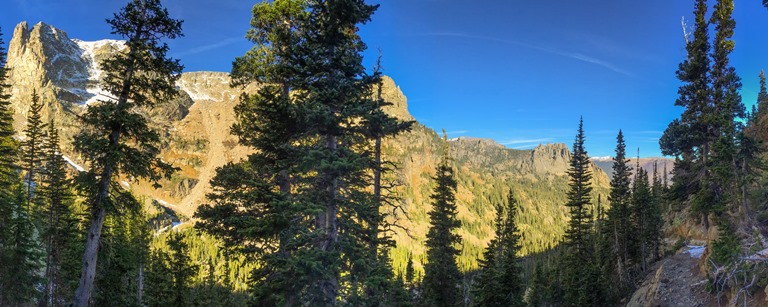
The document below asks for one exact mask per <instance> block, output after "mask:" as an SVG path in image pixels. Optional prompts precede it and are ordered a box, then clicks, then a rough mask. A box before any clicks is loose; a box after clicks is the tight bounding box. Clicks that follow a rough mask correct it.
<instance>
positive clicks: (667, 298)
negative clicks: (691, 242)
mask: <svg viewBox="0 0 768 307" xmlns="http://www.w3.org/2000/svg"><path fill="white" fill-rule="evenodd" d="M703 252H704V247H702V246H687V247H685V248H683V249H682V250H681V251H679V252H678V253H677V254H676V255H674V256H671V257H667V258H666V259H664V260H661V261H659V262H657V263H656V264H655V265H654V268H653V270H652V271H651V272H653V273H651V274H648V276H647V277H646V279H645V280H644V281H643V283H642V285H641V286H640V288H639V289H638V290H637V291H636V292H635V294H634V295H633V296H632V299H631V300H630V301H629V303H628V304H627V306H630V307H636V306H637V307H639V306H647V307H650V306H654V307H655V306H685V307H698V306H701V307H703V306H717V302H716V301H715V300H714V297H712V296H711V295H709V294H708V292H707V291H706V288H705V287H706V284H707V279H706V277H705V276H703V275H701V273H700V272H701V270H699V258H701V255H702V253H703Z"/></svg>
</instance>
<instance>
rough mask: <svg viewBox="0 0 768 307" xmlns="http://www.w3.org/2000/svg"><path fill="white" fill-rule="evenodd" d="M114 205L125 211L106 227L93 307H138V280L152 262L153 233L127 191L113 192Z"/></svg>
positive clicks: (139, 285)
mask: <svg viewBox="0 0 768 307" xmlns="http://www.w3.org/2000/svg"><path fill="white" fill-rule="evenodd" d="M112 193H113V195H114V194H116V195H114V196H113V197H115V199H114V201H115V202H117V203H120V204H122V205H124V206H126V208H131V209H126V210H125V211H123V212H122V213H123V214H121V215H110V216H109V217H107V219H106V221H105V223H104V236H103V240H102V243H101V244H102V246H101V248H100V249H99V259H102V261H99V265H98V267H97V268H96V269H97V274H96V280H95V282H94V291H93V304H94V305H95V306H137V305H139V304H140V303H141V301H140V297H142V296H144V295H143V293H141V295H140V291H139V290H140V289H141V283H142V280H141V279H140V278H139V277H140V276H141V274H142V269H143V267H144V266H145V265H146V263H147V261H148V260H147V259H148V258H149V241H150V238H151V235H152V230H151V229H150V227H149V222H148V220H147V218H146V216H145V215H144V212H143V210H141V204H140V203H139V202H138V200H137V199H136V198H135V197H134V196H133V195H132V194H131V193H130V192H126V191H119V190H118V189H115V190H113V192H112Z"/></svg>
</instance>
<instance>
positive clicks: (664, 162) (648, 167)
mask: <svg viewBox="0 0 768 307" xmlns="http://www.w3.org/2000/svg"><path fill="white" fill-rule="evenodd" d="M591 160H592V163H594V164H595V165H597V166H598V167H600V168H601V169H602V170H603V171H605V173H606V174H608V177H611V178H612V177H613V163H614V161H613V158H611V157H599V158H592V159H591ZM628 160H629V166H631V167H632V169H634V168H636V167H637V163H638V160H637V158H628ZM639 161H640V168H642V169H643V170H645V171H646V172H648V180H653V165H654V163H655V164H656V171H657V172H658V175H659V176H660V179H661V180H663V179H664V169H665V167H666V170H667V176H666V177H667V182H668V183H669V184H671V181H672V177H673V175H674V173H673V172H672V170H673V169H674V168H675V160H674V159H670V158H640V160H639ZM629 179H630V180H634V177H633V176H630V178H629Z"/></svg>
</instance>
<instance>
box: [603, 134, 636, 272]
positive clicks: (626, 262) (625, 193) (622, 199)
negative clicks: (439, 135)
mask: <svg viewBox="0 0 768 307" xmlns="http://www.w3.org/2000/svg"><path fill="white" fill-rule="evenodd" d="M626 148H627V146H626V144H625V143H624V134H623V133H622V131H621V130H619V135H618V136H616V156H615V157H614V163H613V178H611V193H610V195H609V196H608V200H609V201H610V202H611V207H610V209H609V210H608V218H609V223H610V224H609V225H608V227H610V229H611V234H610V238H612V239H613V240H612V241H613V246H614V253H615V254H616V255H615V258H614V259H615V261H616V262H617V263H616V265H615V267H616V274H618V277H619V282H620V283H621V286H622V287H626V286H628V285H629V284H630V283H631V282H632V281H631V280H630V279H629V271H630V268H631V266H632V264H631V263H630V249H631V245H632V244H631V241H632V238H634V235H635V234H634V229H633V228H632V223H631V222H630V221H631V212H630V206H631V201H632V190H631V188H630V178H629V176H630V174H631V172H632V167H631V166H629V159H627V151H626Z"/></svg>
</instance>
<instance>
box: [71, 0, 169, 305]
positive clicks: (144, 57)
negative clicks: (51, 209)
mask: <svg viewBox="0 0 768 307" xmlns="http://www.w3.org/2000/svg"><path fill="white" fill-rule="evenodd" d="M107 23H109V24H110V25H111V26H112V31H113V32H112V33H114V34H117V35H120V36H122V37H124V38H125V39H126V40H127V41H126V48H125V49H124V50H123V51H121V52H117V53H116V54H114V55H113V56H111V57H110V58H108V59H106V60H104V61H102V63H101V69H102V70H104V72H105V77H104V80H103V81H102V87H103V88H105V89H107V90H108V91H109V92H110V93H111V94H112V96H113V97H115V99H114V100H113V101H104V102H101V103H98V104H95V105H92V106H90V107H89V108H88V110H87V111H86V114H85V115H83V116H82V117H81V118H82V119H83V130H82V131H81V132H80V133H79V134H78V135H77V136H76V137H75V142H74V145H75V150H76V151H77V152H79V153H80V154H82V155H83V156H84V157H85V159H86V161H87V162H88V163H89V165H90V168H89V170H88V171H87V172H86V173H85V174H83V175H81V176H80V179H79V182H80V184H81V185H82V186H83V189H84V190H85V191H87V192H86V193H87V195H88V204H89V207H90V211H91V223H90V227H89V230H88V235H87V237H86V239H87V241H86V245H85V246H86V248H85V252H84V253H83V271H82V275H81V278H80V284H79V286H78V288H77V291H76V294H75V301H74V304H75V305H76V306H81V307H83V306H87V305H88V303H89V300H90V298H91V294H92V293H91V292H92V290H93V283H94V279H95V277H96V267H97V259H98V254H99V253H98V251H99V245H100V241H101V234H102V228H103V226H104V221H105V219H106V217H107V211H108V209H109V208H111V207H115V206H118V205H119V204H120V203H119V202H116V201H112V200H110V194H111V191H112V190H115V189H112V188H111V186H112V184H113V180H114V179H115V177H116V176H121V175H125V176H133V177H138V178H147V179H149V180H150V181H153V182H157V181H158V180H159V179H161V178H162V176H163V175H165V176H168V175H170V172H171V171H172V167H171V166H170V165H169V164H167V163H165V162H163V161H162V160H161V159H159V158H158V157H157V155H158V154H159V153H160V148H159V143H160V137H159V135H158V133H157V132H155V131H154V130H152V129H151V128H150V127H149V126H148V124H147V119H146V118H145V117H144V116H143V115H141V114H139V113H136V107H152V106H153V105H155V103H157V102H158V101H163V100H166V99H170V98H172V97H173V96H174V95H176V94H177V90H176V85H175V82H176V80H177V79H178V78H179V77H180V72H181V70H182V66H181V64H179V62H178V60H172V59H169V58H167V57H166V53H167V52H168V46H167V44H165V43H160V40H161V39H174V38H176V37H179V36H181V35H182V34H181V23H182V22H181V21H178V20H174V19H171V18H170V17H169V15H168V11H167V10H166V9H164V8H163V7H162V6H161V4H160V0H133V1H131V2H130V3H128V4H127V5H126V6H125V7H124V8H122V9H121V11H120V12H119V13H117V14H115V15H114V18H112V19H109V20H107Z"/></svg>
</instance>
